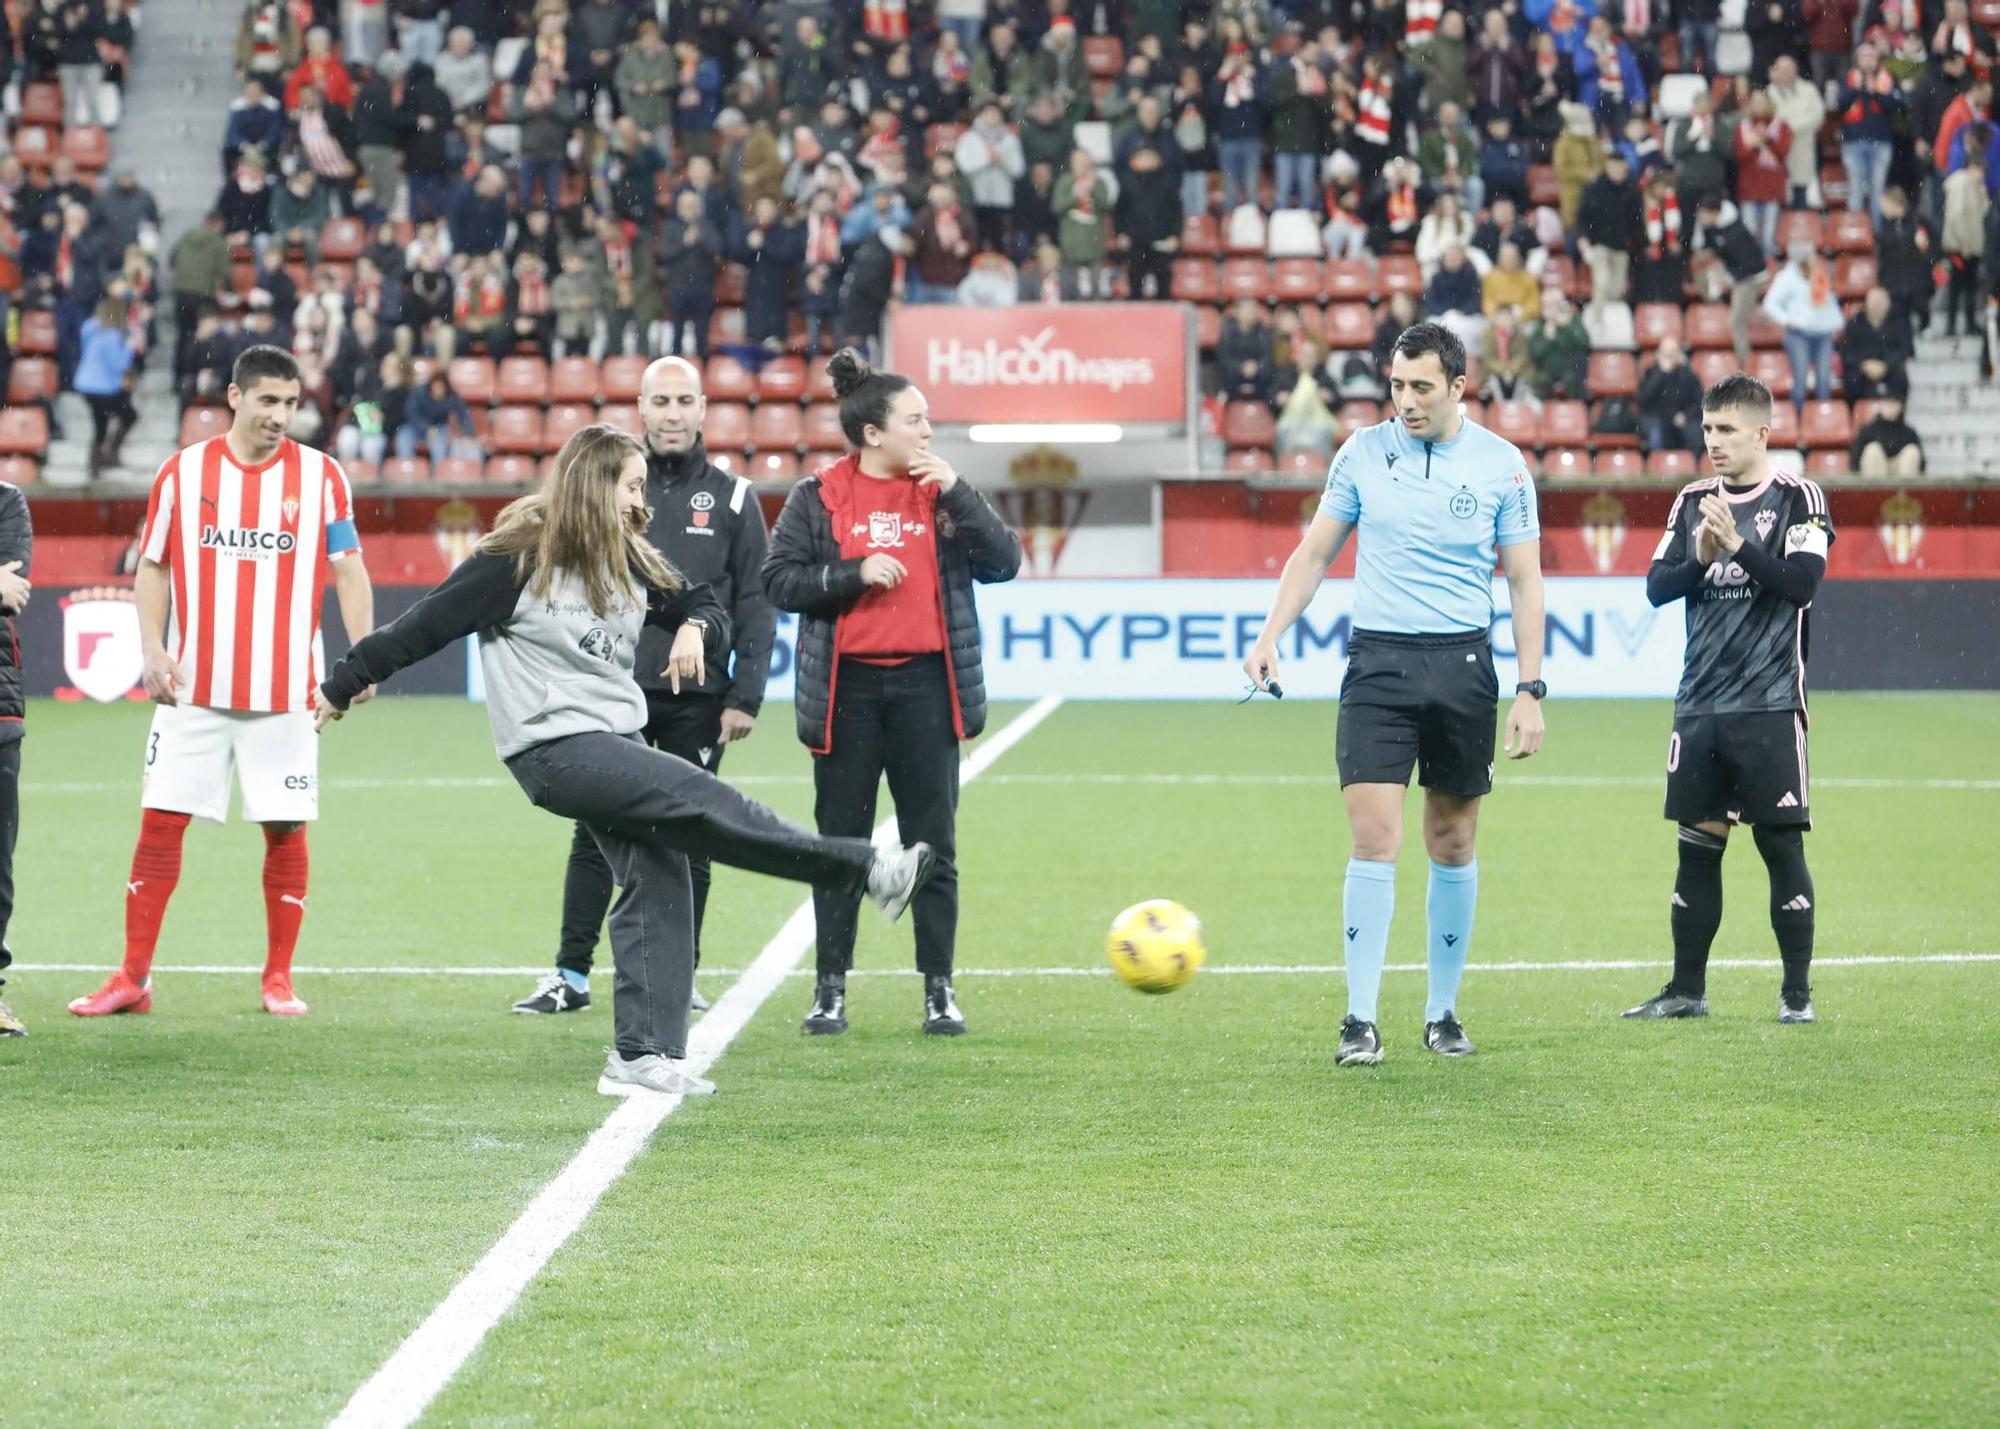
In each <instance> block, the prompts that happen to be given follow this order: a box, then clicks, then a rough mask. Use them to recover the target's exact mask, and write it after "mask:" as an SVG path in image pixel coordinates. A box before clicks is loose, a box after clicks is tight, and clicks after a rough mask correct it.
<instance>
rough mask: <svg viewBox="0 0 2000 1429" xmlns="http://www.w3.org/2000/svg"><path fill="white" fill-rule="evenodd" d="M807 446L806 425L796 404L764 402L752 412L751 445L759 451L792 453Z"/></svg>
mask: <svg viewBox="0 0 2000 1429" xmlns="http://www.w3.org/2000/svg"><path fill="white" fill-rule="evenodd" d="M804 444H805V424H804V423H803V422H802V421H801V420H800V417H799V408H798V404H797V403H794V402H764V403H761V404H759V405H758V406H757V407H755V408H753V409H752V410H751V412H750V445H751V447H752V448H753V449H754V450H757V451H760V452H761V451H792V450H794V449H795V448H797V447H800V446H803V445H804Z"/></svg>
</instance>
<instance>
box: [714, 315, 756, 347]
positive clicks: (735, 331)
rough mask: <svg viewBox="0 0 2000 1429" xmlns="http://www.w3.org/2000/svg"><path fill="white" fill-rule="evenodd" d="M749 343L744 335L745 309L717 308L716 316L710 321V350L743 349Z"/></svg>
mask: <svg viewBox="0 0 2000 1429" xmlns="http://www.w3.org/2000/svg"><path fill="white" fill-rule="evenodd" d="M748 341H749V339H748V338H747V337H746V336H745V335H744V328H743V309H741V308H717V309H716V310H715V315H714V316H713V317H711V318H710V319H709V320H708V346H709V349H710V350H711V351H713V350H714V349H716V348H718V347H741V346H742V345H743V344H744V343H746V342H748Z"/></svg>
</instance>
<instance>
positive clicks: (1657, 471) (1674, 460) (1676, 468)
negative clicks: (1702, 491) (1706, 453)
mask: <svg viewBox="0 0 2000 1429" xmlns="http://www.w3.org/2000/svg"><path fill="white" fill-rule="evenodd" d="M1699 470H1700V466H1699V464H1698V463H1697V462H1696V461H1695V459H1694V453H1693V452H1685V451H1660V452H1654V453H1653V454H1652V455H1651V456H1649V457H1647V458H1646V474H1647V475H1648V476H1658V477H1664V478H1666V479H1668V480H1671V481H1692V480H1693V479H1694V477H1695V474H1696V473H1697V472H1698V471H1699Z"/></svg>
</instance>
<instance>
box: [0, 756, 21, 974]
mask: <svg viewBox="0 0 2000 1429" xmlns="http://www.w3.org/2000/svg"><path fill="white" fill-rule="evenodd" d="M20 832H21V741H20V740H19V739H12V740H9V741H8V742H7V743H5V744H0V968H4V967H6V966H7V964H9V963H11V962H13V961H14V955H13V953H12V952H10V951H8V948H7V924H8V923H9V922H10V921H11V920H12V919H13V917H14V840H15V839H16V838H17V837H18V836H19V834H20ZM5 981H6V979H5V978H0V983H4V982H5Z"/></svg>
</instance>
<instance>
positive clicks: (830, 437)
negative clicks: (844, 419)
mask: <svg viewBox="0 0 2000 1429" xmlns="http://www.w3.org/2000/svg"><path fill="white" fill-rule="evenodd" d="M804 427H805V441H806V447H807V449H808V450H810V451H816V452H837V451H844V450H845V449H846V447H847V433H845V432H843V431H842V430H841V429H840V408H839V407H838V406H837V405H836V404H834V403H832V402H815V403H813V404H812V405H811V406H810V407H808V408H806V416H805V424H804Z"/></svg>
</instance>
